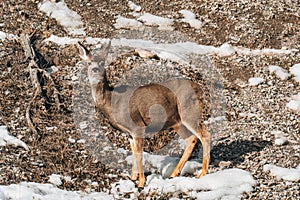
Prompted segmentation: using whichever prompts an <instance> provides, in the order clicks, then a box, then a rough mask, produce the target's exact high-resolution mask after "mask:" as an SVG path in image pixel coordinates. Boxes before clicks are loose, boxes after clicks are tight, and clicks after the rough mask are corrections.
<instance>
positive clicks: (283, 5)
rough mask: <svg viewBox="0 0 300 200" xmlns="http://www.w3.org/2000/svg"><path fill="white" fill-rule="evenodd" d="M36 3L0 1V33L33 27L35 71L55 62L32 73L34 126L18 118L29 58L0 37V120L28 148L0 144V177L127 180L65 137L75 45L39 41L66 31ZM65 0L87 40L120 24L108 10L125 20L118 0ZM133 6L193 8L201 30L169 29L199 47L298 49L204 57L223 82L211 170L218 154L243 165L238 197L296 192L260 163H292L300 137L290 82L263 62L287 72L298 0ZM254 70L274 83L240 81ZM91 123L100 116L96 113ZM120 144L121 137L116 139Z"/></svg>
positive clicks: (292, 59) (163, 11)
mask: <svg viewBox="0 0 300 200" xmlns="http://www.w3.org/2000/svg"><path fill="white" fill-rule="evenodd" d="M38 2H39V1H34V0H30V1H23V2H22V1H17V0H11V1H2V2H0V10H1V13H0V31H3V32H6V33H11V34H15V35H17V36H20V35H21V34H22V33H26V34H33V38H34V45H35V48H36V51H37V52H39V53H40V54H41V55H42V56H43V59H44V62H43V66H41V67H42V69H46V68H48V67H49V66H52V65H54V66H56V67H57V68H58V71H57V72H55V73H52V74H51V78H52V80H53V82H52V81H51V80H50V79H49V78H47V77H46V75H45V74H39V80H41V89H42V90H41V94H40V95H39V96H38V97H37V99H36V100H35V101H34V102H33V103H32V104H31V109H30V116H31V119H32V122H33V124H34V126H35V128H36V130H37V132H36V133H34V132H32V131H30V129H29V127H28V123H27V120H26V109H27V108H28V106H29V105H30V102H31V100H32V98H33V96H34V93H35V87H34V86H33V85H32V81H31V79H30V72H29V70H28V64H29V62H30V61H29V59H28V58H26V56H25V54H24V51H23V48H22V46H21V44H20V42H19V41H18V40H4V41H1V40H0V125H5V126H8V128H9V132H10V133H11V134H12V135H14V136H16V137H17V138H19V139H22V140H23V141H24V142H25V143H26V144H27V145H28V146H29V147H30V150H29V151H24V150H23V149H22V148H14V147H10V146H8V147H0V184H12V183H18V182H21V181H34V182H42V183H45V182H47V181H48V179H49V175H51V174H54V173H55V174H61V175H66V176H70V177H71V178H72V180H74V181H73V182H63V184H62V185H61V186H60V188H63V189H68V190H85V191H88V190H90V189H95V190H96V191H108V190H109V188H110V184H111V183H113V182H115V181H118V180H119V179H120V178H123V179H129V177H128V176H126V175H124V173H123V171H122V169H115V168H110V167H109V166H108V165H105V164H104V163H101V161H99V160H98V159H97V158H95V156H94V155H93V154H92V153H91V152H89V149H88V148H87V147H86V146H85V145H84V144H81V143H70V141H69V140H68V139H69V138H73V139H76V140H79V139H80V135H79V134H78V132H77V131H76V127H75V124H74V116H73V114H74V113H73V111H74V110H73V103H72V98H73V96H72V95H73V87H74V85H73V80H72V76H73V73H74V71H76V70H75V69H74V68H75V66H76V63H77V62H79V61H80V58H79V56H78V51H77V48H76V46H75V45H66V46H58V45H56V44H53V43H43V42H42V41H43V40H44V39H46V38H48V37H49V36H50V35H51V34H55V35H58V36H66V35H67V33H66V31H65V30H64V28H62V26H61V25H60V24H58V22H57V21H56V20H55V19H52V18H49V17H47V16H46V15H45V14H44V13H42V12H41V11H39V10H38V6H37V5H38ZM65 2H66V3H67V5H68V7H69V8H70V9H72V10H74V11H76V12H77V13H78V14H79V15H81V16H82V20H83V22H84V23H85V27H87V28H86V30H85V31H86V34H87V35H88V36H91V37H98V38H113V37H114V36H115V35H118V34H119V31H120V30H117V29H115V28H114V26H113V24H114V23H115V19H116V17H117V16H118V15H121V16H124V17H129V18H130V17H132V16H130V15H129V14H128V13H130V9H129V8H128V5H127V1H117V0H112V1H97V0H90V1H87V0H80V1H68V0H66V1H65ZM134 3H136V4H137V5H140V6H141V7H142V12H149V13H152V14H155V15H158V16H163V17H169V18H174V19H178V18H180V17H181V15H180V14H179V12H178V11H179V10H181V9H188V10H191V11H193V12H194V13H195V14H196V16H197V18H198V19H199V20H201V21H202V22H203V27H202V28H201V29H199V30H195V29H194V28H191V27H190V26H189V25H188V24H186V23H183V22H176V23H175V25H174V26H175V30H176V31H179V32H180V33H181V34H182V35H184V36H185V37H186V38H189V39H190V40H191V41H195V42H197V43H199V44H202V45H213V46H220V45H222V44H224V43H226V42H229V43H230V44H232V45H234V46H241V47H245V48H250V49H263V48H274V49H282V48H285V49H297V50H298V51H295V52H294V53H292V54H270V55H268V54H266V55H241V54H234V55H231V56H228V57H219V56H217V55H212V56H211V60H212V62H213V63H214V65H215V66H216V67H217V69H218V70H219V72H220V74H221V75H222V77H223V79H224V82H223V84H224V96H225V99H226V104H227V108H226V117H227V120H228V122H227V123H228V124H227V126H226V127H225V130H224V132H223V133H221V134H220V135H219V138H218V140H216V141H214V144H213V145H214V148H213V150H212V152H211V156H212V160H211V164H210V168H211V169H216V170H217V169H220V168H221V167H220V166H219V165H218V163H219V161H230V162H231V164H230V167H237V168H241V169H245V170H247V171H250V172H251V173H252V175H253V176H254V178H255V179H257V180H258V185H257V186H256V187H255V188H254V191H253V192H251V193H248V194H244V195H243V197H242V198H243V199H299V196H300V192H299V191H300V189H299V185H298V184H299V183H291V184H285V183H284V182H282V181H279V180H275V179H274V177H272V176H270V175H269V174H267V173H266V172H263V171H262V166H263V165H264V164H267V163H273V164H276V165H277V164H278V165H280V166H282V167H293V168H295V167H297V165H298V164H299V163H300V156H299V155H300V152H299V151H300V150H299V148H297V146H296V145H298V147H299V141H300V135H299V134H300V131H299V130H300V121H299V112H298V113H297V112H293V111H291V110H288V109H287V108H286V106H285V104H286V103H287V101H286V98H287V97H290V96H292V95H295V94H297V93H298V92H299V91H300V86H299V83H297V82H296V81H295V80H293V79H289V80H287V81H285V82H282V81H280V80H278V79H276V78H275V77H274V75H270V74H269V73H268V66H270V65H278V66H281V67H283V68H285V69H289V68H290V67H291V66H293V65H294V64H296V63H300V52H299V48H300V17H299V13H300V4H299V2H297V1H255V2H252V1H248V0H247V1H233V0H232V1H222V0H213V1H210V0H200V1H184V0H175V1H166V0H161V1H145V2H144V1H134ZM124 60H125V58H124ZM193 73H194V72H193V71H189V72H188V73H187V74H188V76H190V77H193V75H194V74H193ZM258 75H260V76H263V77H264V78H266V79H267V80H271V81H273V83H274V85H276V87H275V86H274V87H272V88H271V89H270V88H268V87H267V86H261V87H255V88H249V87H243V85H244V84H247V82H248V79H249V78H250V77H253V76H258ZM112 78H113V77H112ZM55 91H58V97H59V103H60V106H59V108H57V106H56V102H55ZM270 99H271V100H270ZM247 112H254V113H258V115H259V116H260V117H261V118H259V117H258V118H255V117H248V116H243V115H242V114H241V113H247ZM101 120H102V121H101ZM100 121H101V123H102V124H103V123H105V120H104V119H100ZM263 122H268V123H263ZM106 123H107V122H106ZM49 127H55V128H49ZM276 129H279V130H282V131H284V132H286V133H288V134H289V137H290V138H291V140H293V141H295V142H296V144H293V145H286V146H276V145H274V144H273V143H274V142H273V139H274V136H273V135H272V134H271V133H270V132H271V131H272V130H276ZM108 132H110V133H117V134H122V133H121V132H116V131H115V130H114V129H112V128H111V127H108ZM154 140H156V138H155V139H154ZM120 146H122V145H120ZM123 146H127V147H128V143H127V142H124V144H123ZM149 146H151V142H150V145H149ZM111 174H113V175H115V176H112V175H111ZM87 179H89V180H91V181H97V182H98V183H99V185H98V186H93V185H91V184H89V183H88V182H86V181H85V180H87ZM178 195H180V194H178ZM143 198H145V197H143V196H141V199H143ZM167 198H168V197H157V199H167Z"/></svg>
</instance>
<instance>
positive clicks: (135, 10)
mask: <svg viewBox="0 0 300 200" xmlns="http://www.w3.org/2000/svg"><path fill="white" fill-rule="evenodd" d="M128 6H129V8H130V10H132V11H134V12H140V11H141V10H142V7H141V6H138V5H136V4H135V3H133V2H132V1H128Z"/></svg>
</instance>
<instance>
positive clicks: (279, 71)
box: [269, 65, 291, 80]
mask: <svg viewBox="0 0 300 200" xmlns="http://www.w3.org/2000/svg"><path fill="white" fill-rule="evenodd" d="M269 71H270V73H275V75H276V76H277V77H278V78H280V79H281V80H286V79H288V78H289V77H290V76H291V74H290V73H289V72H288V71H287V70H285V69H283V68H282V67H279V66H276V65H271V66H269Z"/></svg>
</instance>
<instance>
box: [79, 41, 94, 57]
mask: <svg viewBox="0 0 300 200" xmlns="http://www.w3.org/2000/svg"><path fill="white" fill-rule="evenodd" d="M77 47H78V50H79V56H80V57H81V58H82V59H83V60H85V61H91V59H92V56H91V53H90V51H89V50H88V49H87V48H86V47H85V46H83V44H81V43H80V42H78V44H77Z"/></svg>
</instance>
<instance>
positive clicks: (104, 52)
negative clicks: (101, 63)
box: [101, 40, 111, 57]
mask: <svg viewBox="0 0 300 200" xmlns="http://www.w3.org/2000/svg"><path fill="white" fill-rule="evenodd" d="M110 46H111V41H110V40H109V42H108V43H107V44H103V45H102V47H101V51H102V52H101V55H102V56H103V57H106V56H107V54H108V52H109V49H110Z"/></svg>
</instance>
